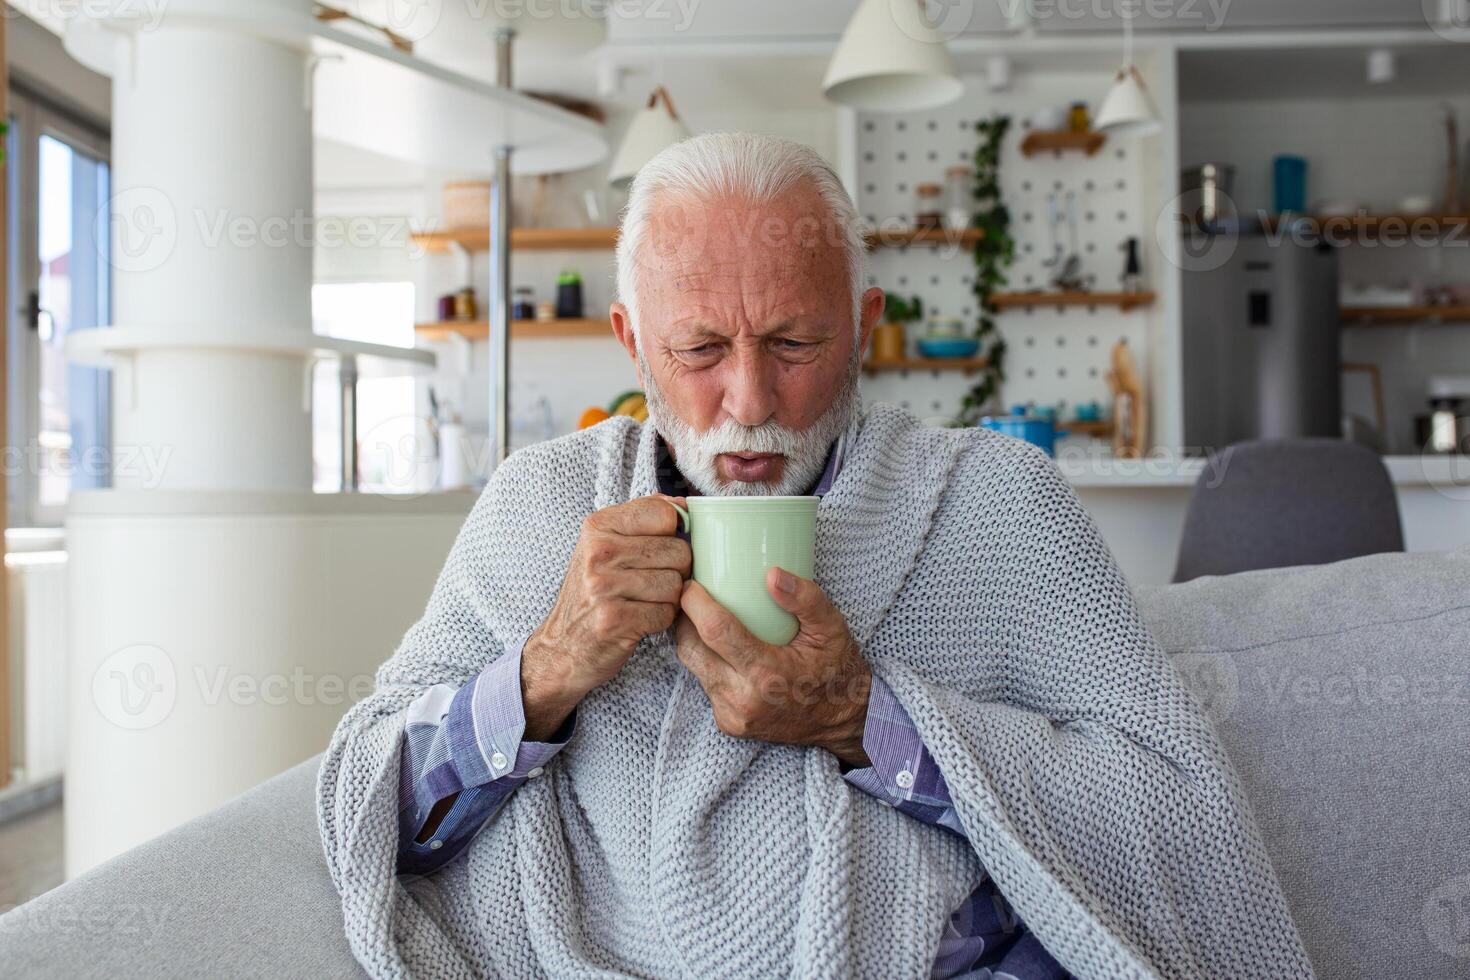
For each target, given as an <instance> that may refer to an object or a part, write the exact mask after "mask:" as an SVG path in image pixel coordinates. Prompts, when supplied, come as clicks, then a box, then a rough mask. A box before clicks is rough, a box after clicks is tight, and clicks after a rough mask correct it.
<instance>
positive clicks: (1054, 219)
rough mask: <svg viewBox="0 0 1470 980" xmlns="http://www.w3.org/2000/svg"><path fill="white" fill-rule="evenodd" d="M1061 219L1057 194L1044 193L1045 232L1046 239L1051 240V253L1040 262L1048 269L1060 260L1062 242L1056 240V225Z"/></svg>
mask: <svg viewBox="0 0 1470 980" xmlns="http://www.w3.org/2000/svg"><path fill="white" fill-rule="evenodd" d="M1061 220H1062V212H1061V208H1060V206H1059V205H1058V204H1057V196H1056V195H1055V194H1048V195H1046V232H1047V240H1048V241H1050V242H1051V255H1050V256H1048V257H1047V258H1045V259H1043V260H1042V262H1041V264H1042V265H1044V266H1046V267H1047V268H1048V269H1050V268H1052V267H1053V266H1055V265H1056V264H1057V263H1058V262H1060V261H1062V243H1061V242H1060V241H1058V240H1057V225H1058V223H1060V222H1061Z"/></svg>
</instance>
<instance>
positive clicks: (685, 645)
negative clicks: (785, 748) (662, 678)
mask: <svg viewBox="0 0 1470 980" xmlns="http://www.w3.org/2000/svg"><path fill="white" fill-rule="evenodd" d="M766 590H767V591H768V592H770V594H771V597H772V598H773V599H775V600H776V604H777V605H779V606H780V607H781V608H782V609H785V610H786V611H787V612H789V613H791V614H792V615H793V616H795V617H796V620H797V623H798V624H799V626H798V630H797V633H796V637H795V638H794V639H793V640H792V641H791V643H790V644H788V645H786V646H784V647H777V646H772V645H770V644H769V643H763V642H761V641H760V640H758V639H756V638H755V637H754V636H752V635H751V633H750V631H749V630H747V629H746V628H745V626H744V625H743V624H742V623H741V622H740V620H738V619H736V618H735V616H734V614H733V613H731V612H730V611H729V610H728V609H726V608H725V607H724V606H722V605H720V604H719V603H718V602H716V601H715V600H714V598H713V597H712V596H711V595H710V594H709V593H708V592H707V591H705V589H704V587H703V586H701V585H700V584H699V583H698V582H695V581H694V580H693V579H691V580H689V581H688V582H687V583H685V586H684V595H683V598H682V599H681V601H680V606H681V607H682V608H683V610H684V615H683V616H680V617H679V621H678V624H677V627H676V635H677V638H678V651H679V660H680V661H681V662H682V663H683V664H684V666H685V667H687V668H689V672H690V673H692V674H693V675H694V676H695V678H697V679H698V680H699V683H700V685H701V686H702V687H703V688H704V690H705V693H706V694H708V695H709V700H710V704H711V705H712V706H713V707H714V715H715V724H716V725H718V726H719V728H720V731H722V732H724V733H725V734H727V735H733V736H735V737H737V738H752V739H760V740H761V741H765V742H781V743H784V744H787V745H814V746H819V747H821V748H824V749H827V750H828V751H829V752H831V753H832V754H833V755H835V756H837V758H838V759H840V760H841V761H842V762H844V763H845V764H847V765H848V766H851V767H853V768H862V767H865V766H867V765H869V764H870V763H869V761H868V755H867V753H866V752H865V751H863V729H864V727H865V726H866V724H867V716H868V691H869V687H870V684H871V682H872V677H873V675H872V672H871V671H870V670H869V669H868V663H867V661H866V660H864V659H863V657H862V654H861V653H859V652H858V648H857V644H856V643H855V642H854V641H853V639H852V634H851V633H850V632H849V631H848V628H847V621H846V620H845V619H843V617H842V613H840V612H838V611H837V607H836V606H834V605H832V601H831V600H830V599H828V598H827V596H826V594H825V593H824V592H822V590H821V589H820V588H819V587H818V586H817V583H815V582H813V581H811V580H809V579H804V578H800V577H798V576H796V575H792V574H791V573H790V572H788V571H785V570H784V569H780V568H773V569H771V570H770V572H769V573H767V575H766Z"/></svg>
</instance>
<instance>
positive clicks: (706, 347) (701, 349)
mask: <svg viewBox="0 0 1470 980" xmlns="http://www.w3.org/2000/svg"><path fill="white" fill-rule="evenodd" d="M716 350H717V348H716V346H715V345H714V344H700V345H699V346H698V347H686V348H684V350H683V353H685V354H688V355H689V356H691V357H705V356H708V355H710V354H713V353H715V352H716Z"/></svg>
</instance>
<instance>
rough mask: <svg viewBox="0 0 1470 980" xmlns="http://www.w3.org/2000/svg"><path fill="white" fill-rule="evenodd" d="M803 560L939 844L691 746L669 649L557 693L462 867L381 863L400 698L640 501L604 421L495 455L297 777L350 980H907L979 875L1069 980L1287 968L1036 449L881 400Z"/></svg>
mask: <svg viewBox="0 0 1470 980" xmlns="http://www.w3.org/2000/svg"><path fill="white" fill-rule="evenodd" d="M849 446H850V448H849V451H848V452H849V455H848V457H847V461H846V463H845V465H844V467H843V470H842V473H841V475H840V476H839V478H838V479H837V482H836V484H835V485H834V486H833V488H832V490H831V492H830V493H828V494H827V495H826V496H825V497H824V498H823V499H822V502H821V505H820V508H819V511H818V520H817V565H816V578H817V581H818V583H819V584H820V585H821V586H822V588H823V589H825V590H826V591H827V593H828V595H830V596H831V597H832V599H833V601H834V602H835V603H836V604H837V606H838V607H839V608H840V609H841V610H842V612H843V614H844V615H845V616H846V617H847V621H848V623H849V625H850V627H851V629H852V633H853V636H854V637H855V638H856V640H857V642H858V643H859V644H860V647H861V649H862V651H863V653H864V655H865V656H866V657H867V658H868V660H869V662H870V663H871V664H872V668H873V671H874V673H876V674H877V675H879V676H881V677H882V678H883V679H884V680H885V681H886V682H887V683H888V684H889V686H890V687H891V688H892V689H893V691H894V692H895V694H896V695H897V696H898V698H899V700H900V701H901V702H902V703H903V706H904V708H905V709H906V710H907V711H908V713H909V714H910V716H911V717H912V718H913V721H914V723H915V724H916V725H917V727H918V731H919V734H920V735H921V736H922V738H923V740H924V743H925V744H926V745H927V746H928V748H929V750H930V751H931V753H932V754H933V756H934V759H935V761H936V763H937V764H938V765H939V767H940V770H941V771H942V772H943V774H944V776H945V779H946V781H947V782H948V785H949V790H950V793H951V795H952V797H953V800H954V805H955V809H956V811H957V814H958V817H959V819H960V821H961V822H962V824H963V826H964V829H965V832H966V834H967V836H968V842H966V841H965V840H962V839H960V838H959V837H957V836H955V835H953V834H949V833H947V832H945V831H942V830H939V829H937V828H934V827H931V826H927V825H924V824H922V823H920V822H919V821H916V820H914V819H912V818H910V817H908V816H905V815H904V814H902V813H899V812H896V811H895V810H893V809H891V808H889V807H885V806H882V805H881V804H880V803H879V802H878V801H877V800H876V799H873V798H870V797H868V796H867V795H866V794H863V793H861V792H859V791H856V790H854V789H853V788H852V787H851V786H850V785H848V784H847V783H846V782H845V781H844V780H843V779H842V777H841V775H840V773H839V771H838V763H837V760H836V759H835V758H834V757H833V756H831V755H830V754H828V753H827V752H825V751H822V750H818V749H809V748H800V747H794V746H785V745H772V744H765V743H761V742H756V741H746V740H740V739H736V738H732V737H730V736H727V735H725V734H723V733H722V732H720V731H719V730H718V729H717V728H716V727H715V723H714V720H713V717H712V714H711V710H710V704H709V701H708V699H707V698H706V696H705V694H704V692H703V690H702V689H701V688H700V686H699V685H698V683H696V682H695V681H694V679H693V678H692V676H691V675H690V674H688V672H687V671H685V670H684V668H683V667H682V665H681V664H680V663H679V662H678V660H677V658H676V657H675V655H674V650H673V647H672V643H671V637H670V635H669V634H660V635H656V636H650V637H648V638H646V639H645V640H644V641H643V643H642V644H640V646H639V647H638V649H637V650H636V651H635V653H634V655H633V657H632V658H631V659H630V660H629V662H628V664H627V665H626V667H625V668H624V669H623V670H622V672H621V673H620V674H618V676H617V677H616V678H614V679H613V680H612V681H611V682H609V683H608V684H606V685H605V686H603V687H601V688H599V689H597V690H596V691H594V692H592V694H590V695H589V696H588V697H587V698H586V699H585V700H584V701H583V703H582V705H581V707H580V709H579V715H578V724H577V733H576V735H575V737H574V738H573V740H572V742H571V744H570V745H569V746H568V747H567V749H566V750H564V752H563V753H562V754H561V755H560V756H559V757H558V759H557V760H556V761H555V762H554V763H553V765H552V766H551V767H549V768H548V770H547V774H546V775H545V776H543V777H542V778H540V779H535V780H531V781H530V782H528V783H527V784H526V785H524V786H522V787H521V788H520V789H518V790H517V791H516V792H515V794H514V795H513V796H512V797H511V798H510V800H509V802H508V803H507V804H506V806H505V808H504V809H503V810H502V811H501V812H500V813H499V814H498V815H496V816H495V817H494V818H493V819H491V820H490V821H489V822H488V823H487V825H486V826H485V828H484V829H483V831H482V832H481V833H480V835H479V836H478V837H477V838H476V839H475V841H474V842H473V843H472V844H471V845H470V846H469V848H468V849H467V850H466V852H465V853H464V854H463V855H461V856H460V858H459V859H457V860H455V861H454V862H452V863H451V864H450V865H448V866H447V867H445V868H444V869H443V870H441V871H439V872H438V873H437V874H435V875H432V876H429V877H425V878H418V879H407V878H400V877H398V876H396V875H395V861H396V854H397V842H398V780H399V758H400V745H401V739H402V733H403V726H404V716H405V712H406V709H407V707H408V705H409V702H410V701H412V700H413V699H414V698H415V697H416V696H417V695H418V694H419V693H420V692H421V691H422V690H423V689H424V688H425V687H426V686H428V685H433V684H439V683H450V684H460V683H463V682H465V681H466V680H468V679H469V678H471V677H472V676H474V675H475V674H476V673H477V672H479V671H480V670H481V669H483V668H484V667H485V665H486V664H487V663H489V662H490V661H492V660H494V659H495V658H496V657H498V656H500V655H501V653H502V652H503V650H504V648H505V645H506V644H507V643H509V642H513V641H514V640H515V639H518V638H520V637H523V636H525V635H527V634H528V633H530V632H531V631H532V630H534V629H535V628H536V627H537V626H538V625H540V623H541V621H542V620H543V618H544V617H545V616H546V614H547V613H548V612H549V611H550V609H551V606H552V603H553V601H554V599H555V597H556V594H557V590H558V587H559V586H560V583H561V578H562V575H563V573H564V571H565V569H566V567H567V564H568V561H569V558H570V555H571V552H572V548H573V545H574V544H575V543H576V541H577V535H578V531H579V528H580V525H581V522H582V520H583V518H584V517H586V515H588V514H589V513H591V512H592V511H593V510H595V509H597V508H601V507H606V506H608V505H611V504H615V503H620V502H622V501H626V500H629V499H631V498H633V497H637V496H642V495H644V494H648V493H652V492H654V490H655V480H654V460H655V452H654V450H655V440H654V433H653V431H652V430H651V429H650V428H648V427H646V426H642V427H641V426H639V425H638V424H637V423H634V422H632V421H631V420H627V419H613V420H611V421H608V422H604V423H602V424H601V425H597V426H595V427H593V428H591V429H589V430H586V431H583V432H579V433H576V434H574V435H570V436H567V437H565V438H562V439H557V440H555V441H552V442H548V443H543V444H541V445H537V446H534V447H532V448H529V449H526V450H523V451H521V452H518V453H516V454H514V455H513V456H512V457H511V458H510V459H509V460H507V461H506V462H505V463H504V464H503V465H502V466H501V467H500V468H499V469H498V470H497V471H496V472H495V475H494V478H493V479H492V480H491V481H490V485H489V486H488V487H487V488H486V490H485V492H484V493H483V495H482V496H481V497H480V499H479V500H478V501H477V503H476V504H475V507H474V510H473V512H472V513H471V514H470V516H469V518H468V520H466V522H465V524H464V527H463V528H462V530H461V531H460V533H459V536H458V539H457V540H456V541H455V543H454V546H453V548H452V550H451V551H450V554H449V557H448V560H447V561H446V563H445V565H444V569H443V571H442V572H441V573H440V576H439V579H438V582H437V584H436V585H435V587H434V591H433V595H432V597H431V598H430V600H429V604H428V608H427V609H426V611H425V612H424V615H423V618H422V619H420V620H419V621H418V622H417V623H416V624H415V625H414V626H413V627H412V628H410V629H409V631H408V633H407V634H406V635H405V636H404V638H403V640H402V642H401V644H400V645H399V647H398V649H397V651H396V652H395V653H394V655H393V657H392V658H391V659H390V660H388V661H387V663H385V664H384V665H383V666H382V668H381V669H380V670H379V672H378V675H377V689H376V692H375V693H374V694H372V695H371V696H370V697H368V698H367V699H366V700H364V701H362V702H360V703H359V704H357V705H356V706H354V707H353V708H352V709H351V710H350V711H349V712H348V713H347V715H346V717H344V718H343V720H342V722H341V724H340V726H339V727H338V729H337V732H336V735H335V736H334V738H333V740H332V744H331V747H330V748H329V750H328V752H327V754H326V756H325V761H324V762H323V764H322V769H321V775H320V783H319V808H320V814H319V817H320V823H321V834H322V841H323V844H324V846H325V849H326V856H327V863H328V865H329V867H330V869H331V874H332V878H333V880H334V881H335V883H336V886H337V888H338V890H339V891H340V893H341V896H342V909H343V915H344V918H345V923H346V931H347V937H348V939H349V941H350V942H351V945H352V949H353V952H354V953H355V955H356V956H357V958H358V960H359V961H360V962H361V963H362V965H363V967H364V968H365V969H366V970H367V972H368V973H369V974H370V975H372V976H374V977H408V976H417V977H432V978H449V977H475V976H498V977H515V978H519V977H531V976H551V977H558V978H560V977H592V976H600V977H609V976H629V975H632V976H659V977H664V976H669V977H675V976H677V977H691V978H701V980H704V978H715V977H778V976H789V977H818V976H823V977H830V976H854V977H885V978H886V977H925V976H927V975H928V972H929V968H930V966H931V964H932V963H933V961H934V957H935V951H936V949H937V946H938V941H939V937H940V932H941V930H942V928H943V927H944V925H945V923H946V921H947V920H948V918H949V915H950V913H951V912H952V911H953V910H954V908H955V907H956V906H958V905H959V903H960V901H961V900H962V899H963V898H964V897H965V896H966V895H968V894H969V893H970V891H971V890H972V889H973V888H974V887H975V886H976V885H977V884H978V882H979V881H980V877H981V875H982V874H983V873H984V872H985V871H988V872H989V873H990V874H991V875H992V876H993V877H994V879H995V882H996V884H997V885H998V886H999V888H1000V890H1001V892H1002V893H1003V894H1004V895H1005V896H1006V898H1007V899H1009V901H1010V902H1011V904H1012V905H1013V906H1014V908H1015V910H1016V911H1017V913H1018V914H1019V915H1020V916H1021V918H1022V919H1023V920H1024V921H1025V922H1026V923H1027V925H1028V926H1029V928H1030V929H1032V930H1033V931H1034V932H1035V934H1036V935H1037V937H1038V938H1039V939H1040V940H1041V942H1042V943H1043V944H1044V945H1045V946H1046V948H1047V949H1048V950H1049V951H1050V952H1051V953H1052V955H1053V956H1055V957H1056V958H1057V959H1058V960H1059V961H1060V962H1061V963H1062V965H1063V966H1065V967H1066V968H1067V969H1068V970H1070V971H1071V972H1073V973H1075V974H1077V975H1079V976H1081V977H1085V978H1111V977H1169V978H1179V980H1203V978H1228V980H1243V978H1249V977H1260V978H1270V980H1281V978H1295V977H1310V976H1311V967H1310V965H1309V962H1308V960H1307V956H1306V953H1305V952H1304V950H1303V948H1302V945H1301V942H1300V940H1299V938H1298V937H1297V933H1296V930H1295V927H1294V926H1293V924H1292V921H1291V917H1290V915H1289V913H1288V910H1287V908H1286V904H1285V901H1284V899H1283V898H1282V894H1281V890H1280V887H1279V885H1278V883H1277V881H1276V877H1275V873H1274V871H1273V870H1272V867H1271V862H1270V860H1269V858H1268V857H1267V854H1266V851H1265V850H1264V848H1263V847H1262V844H1261V841H1260V838H1259V836H1258V834H1257V832H1256V830H1255V828H1254V826H1253V824H1252V820H1251V817H1250V815H1249V812H1248V808H1247V805H1246V802H1245V800H1244V798H1243V796H1242V794H1241V791H1240V788H1239V785H1238V784H1237V781H1236V777H1235V775H1234V773H1233V771H1232V769H1231V766H1230V763H1229V762H1228V760H1227V759H1226V758H1225V755H1224V753H1223V752H1222V750H1221V748H1220V745H1219V743H1218V742H1217V740H1216V738H1215V736H1214V734H1213V733H1212V731H1211V729H1210V726H1209V723H1208V722H1207V721H1206V719H1205V716H1204V715H1203V713H1202V712H1201V710H1200V707H1199V706H1198V704H1196V702H1195V701H1194V699H1193V698H1192V697H1191V695H1190V693H1189V692H1188V691H1187V690H1186V688H1185V686H1184V684H1183V683H1182V682H1181V680H1180V679H1179V677H1178V676H1177V675H1176V673H1175V671H1174V670H1173V669H1172V668H1171V666H1170V664H1169V663H1168V661H1167V660H1166V659H1165V657H1164V655H1163V654H1162V652H1161V651H1160V649H1159V647H1158V646H1157V645H1156V644H1155V643H1154V641H1153V639H1152V638H1151V637H1150V635H1149V631H1148V629H1147V628H1146V627H1145V625H1144V624H1143V622H1142V621H1141V620H1140V619H1139V615H1138V612H1137V610H1136V608H1135V606H1134V602H1133V598H1132V595H1131V594H1130V592H1129V589H1128V586H1127V584H1126V583H1125V582H1124V580H1123V577H1122V575H1121V574H1120V573H1119V571H1118V569H1117V567H1116V565H1115V564H1114V562H1113V560H1112V558H1111V556H1110V555H1109V553H1108V550H1107V548H1106V546H1105V545H1104V544H1103V542H1102V540H1101V538H1100V537H1099V535H1098V533H1097V530H1096V529H1095V527H1094V526H1093V524H1092V522H1091V520H1090V519H1089V518H1088V516H1087V514H1086V513H1085V512H1084V511H1083V509H1082V507H1081V505H1080V504H1079V503H1078V501H1077V498H1076V496H1075V495H1074V494H1073V493H1072V491H1071V488H1070V487H1068V486H1067V484H1066V483H1064V482H1063V481H1062V479H1061V478H1060V477H1059V476H1058V474H1057V472H1056V470H1055V468H1054V467H1053V466H1052V464H1051V462H1050V460H1048V459H1047V458H1046V457H1045V456H1044V455H1042V454H1041V453H1040V452H1039V451H1037V450H1035V449H1033V448H1031V447H1029V446H1027V445H1024V444H1022V443H1019V442H1015V441H1013V440H1010V439H1006V438H1004V437H1001V436H998V435H995V434H993V433H990V432H987V431H984V430H980V429H965V430H946V429H934V428H928V427H925V426H922V425H920V424H919V423H918V422H917V421H916V420H914V419H913V418H912V417H911V416H909V415H907V414H906V413H904V412H901V411H899V410H897V409H892V408H886V407H881V406H880V407H879V408H876V409H874V410H872V411H871V412H870V413H869V414H868V415H866V416H865V417H863V418H861V419H859V420H857V421H855V422H854V424H853V428H852V431H851V432H850V433H849Z"/></svg>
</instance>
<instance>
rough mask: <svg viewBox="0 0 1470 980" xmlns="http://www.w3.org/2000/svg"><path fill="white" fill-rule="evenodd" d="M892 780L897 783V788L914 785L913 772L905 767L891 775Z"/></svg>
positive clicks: (906, 787)
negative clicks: (895, 774)
mask: <svg viewBox="0 0 1470 980" xmlns="http://www.w3.org/2000/svg"><path fill="white" fill-rule="evenodd" d="M893 781H894V782H895V783H897V784H898V788H899V789H909V788H910V787H912V786H913V785H914V774H913V773H911V772H909V771H908V770H907V769H903V770H901V771H900V772H899V774H898V775H897V776H894V777H893Z"/></svg>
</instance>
